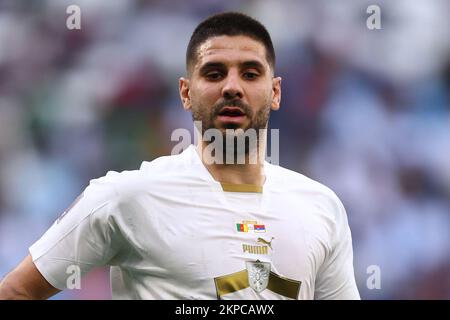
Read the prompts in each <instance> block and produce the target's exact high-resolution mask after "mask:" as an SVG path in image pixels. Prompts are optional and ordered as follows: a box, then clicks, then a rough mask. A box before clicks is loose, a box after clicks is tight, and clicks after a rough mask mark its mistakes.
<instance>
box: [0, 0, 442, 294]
mask: <svg viewBox="0 0 450 320" xmlns="http://www.w3.org/2000/svg"><path fill="white" fill-rule="evenodd" d="M71 4H76V5H78V6H79V7H80V9H81V30H68V29H67V28H66V19H67V17H68V16H69V15H68V14H67V13H66V8H67V7H68V6H69V5H71ZM370 4H373V3H372V2H371V1H366V0H352V1H349V0H336V1H326V0H320V1H306V0H305V1H299V0H292V1H276V0H258V1H257V0H255V1H243V0H242V1H238V0H230V1H219V0H213V1H211V0H190V1H181V0H178V1H163V0H152V1H150V0H148V1H145V0H141V1H129V0H116V1H107V0H70V1H68V0H47V1H44V0H42V1H27V0H0V276H3V275H4V274H6V273H7V272H9V271H10V270H11V268H13V267H14V266H15V265H16V264H17V263H18V262H20V261H21V259H23V258H24V257H25V256H26V255H27V253H28V247H29V246H30V245H31V244H33V243H34V242H35V241H36V240H37V239H39V237H40V236H41V235H42V234H43V232H44V231H45V230H46V229H47V228H48V227H49V226H50V225H51V224H52V223H53V221H54V220H55V219H56V218H57V217H58V216H59V215H60V214H61V213H62V212H63V211H64V210H65V208H67V207H68V206H69V204H70V203H71V202H72V201H73V199H75V198H76V197H77V195H78V194H79V193H80V192H81V191H82V190H83V189H84V188H85V187H86V186H87V185H88V183H89V180H90V179H93V178H97V177H100V176H103V175H104V174H105V173H106V172H107V171H108V170H114V171H122V170H132V169H137V168H139V166H140V163H141V162H142V161H144V160H146V161H149V160H152V159H154V158H156V157H158V156H161V155H166V154H170V153H171V149H172V147H173V146H174V145H175V144H176V143H177V142H173V141H170V135H171V132H172V131H173V130H174V129H176V128H187V129H190V130H192V127H193V125H192V121H191V116H190V114H189V113H186V112H184V111H183V109H182V106H181V103H180V100H179V95H178V78H179V77H180V76H184V75H185V50H186V46H187V43H188V41H189V37H190V35H191V33H192V31H193V29H194V28H195V26H196V25H197V24H198V23H199V22H200V21H201V20H202V19H204V18H205V17H206V16H208V15H210V14H213V13H217V12H220V11H226V10H233V11H241V12H244V13H247V14H250V15H251V16H253V17H255V18H257V19H259V20H260V21H261V22H263V23H264V24H265V25H266V27H267V28H268V30H269V32H270V33H271V35H272V37H273V41H274V45H275V50H276V53H277V67H276V74H277V75H280V76H281V77H282V78H283V84H282V85H283V88H282V89H283V91H282V105H281V109H280V110H279V111H277V112H274V113H272V116H271V121H270V127H271V128H279V129H280V165H282V166H285V167H288V168H290V169H292V170H295V171H298V172H300V173H302V174H304V175H306V176H309V177H311V178H313V179H316V180H318V181H320V182H322V183H324V184H325V185H327V186H329V187H331V188H332V189H333V190H334V191H335V192H336V193H337V195H338V196H339V197H340V198H341V200H342V201H343V203H344V205H345V207H346V209H347V213H348V217H349V223H350V227H351V230H352V235H353V247H354V265H355V274H356V279H357V284H358V287H359V290H360V293H361V296H362V298H364V299H450V22H449V19H448V12H450V2H449V1H448V0H416V1H407V0H397V1H388V0H381V1H380V0H378V1H376V4H378V5H379V6H380V8H381V29H380V30H369V29H368V28H367V26H366V20H367V18H368V16H369V14H368V13H367V12H366V9H367V7H368V6H369V5H370ZM370 266H376V267H379V270H380V276H381V278H380V280H381V281H380V285H381V287H380V288H375V289H370V288H371V287H370V286H368V285H367V280H368V278H369V277H370V276H371V273H370V272H369V271H368V268H369V267H370ZM369 269H370V268H369ZM108 281H109V279H108V271H107V269H102V268H100V269H97V270H95V271H94V272H92V273H91V274H89V275H88V276H87V277H86V278H85V279H84V280H83V282H82V290H72V291H66V292H63V293H60V294H58V295H57V296H56V297H55V299H108V298H110V292H109V284H108Z"/></svg>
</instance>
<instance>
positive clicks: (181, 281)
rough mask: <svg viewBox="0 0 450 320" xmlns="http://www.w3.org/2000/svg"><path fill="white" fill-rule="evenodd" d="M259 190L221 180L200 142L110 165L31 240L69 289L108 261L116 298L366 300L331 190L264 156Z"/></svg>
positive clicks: (55, 280) (50, 276)
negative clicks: (74, 273)
mask: <svg viewBox="0 0 450 320" xmlns="http://www.w3.org/2000/svg"><path fill="white" fill-rule="evenodd" d="M264 173H265V175H266V180H265V183H264V186H263V187H262V188H257V187H256V186H253V185H233V184H221V183H219V182H217V181H215V180H214V179H213V177H212V176H211V175H210V173H209V172H208V170H207V169H206V168H205V167H204V165H203V163H202V162H201V159H200V157H199V155H198V153H197V151H196V148H195V147H194V146H192V145H191V146H190V147H189V148H188V149H186V150H185V151H184V152H182V153H181V154H180V155H176V156H167V157H161V158H158V159H156V160H154V161H152V162H143V163H142V165H141V168H140V169H139V170H135V171H124V172H121V173H117V172H108V174H107V175H106V176H104V177H102V178H99V179H95V180H92V181H91V182H90V184H89V186H88V187H87V188H86V189H85V191H84V192H83V193H82V195H81V196H80V197H79V198H78V199H77V200H76V201H75V203H74V204H73V205H72V206H71V208H70V209H68V210H67V211H66V213H65V214H64V215H63V216H62V217H60V218H59V219H58V220H57V221H56V222H55V223H54V224H53V226H52V227H51V228H50V229H49V230H48V231H47V232H46V233H45V234H44V235H43V236H42V238H41V239H40V240H38V241H37V242H36V243H35V244H33V245H32V246H31V247H30V253H31V256H32V258H33V261H34V263H35V264H36V267H37V268H38V270H39V271H40V272H41V273H42V275H43V276H44V277H45V278H46V279H47V281H48V282H49V283H50V284H52V285H53V286H54V287H56V288H58V289H61V290H63V289H65V288H67V280H68V277H69V274H68V273H67V270H70V269H68V268H70V267H71V266H73V265H74V266H77V268H78V267H79V269H80V270H81V272H82V274H84V273H86V272H88V271H89V270H90V269H92V268H93V267H95V266H103V265H109V266H111V287H112V295H113V298H114V299H359V293H358V289H357V287H356V284H355V278H354V271H353V251H352V240H351V234H350V229H349V226H348V222H347V216H346V213H345V210H344V207H343V205H342V204H341V202H340V201H339V199H338V198H337V196H336V195H335V194H334V193H333V192H332V191H331V190H330V189H328V188H327V187H325V186H323V185H321V184H319V183H318V182H315V181H313V180H311V179H309V178H306V177H305V176H303V175H301V174H299V173H296V172H293V171H290V170H287V169H284V168H281V167H279V166H275V165H271V164H269V163H267V162H266V163H265V165H264Z"/></svg>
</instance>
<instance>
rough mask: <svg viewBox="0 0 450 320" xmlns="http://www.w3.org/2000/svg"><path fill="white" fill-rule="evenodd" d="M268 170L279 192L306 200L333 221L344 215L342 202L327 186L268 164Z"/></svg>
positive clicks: (297, 173) (294, 172)
mask: <svg viewBox="0 0 450 320" xmlns="http://www.w3.org/2000/svg"><path fill="white" fill-rule="evenodd" d="M268 169H269V170H270V172H271V177H272V179H273V180H274V185H275V186H274V187H275V188H276V189H278V190H279V191H280V192H283V193H287V194H292V195H293V196H301V197H302V198H306V199H308V201H310V202H312V203H313V205H314V206H315V207H318V208H321V209H324V212H327V213H328V214H329V215H331V218H332V219H333V220H340V217H339V216H342V214H345V209H344V206H343V204H342V201H341V200H340V199H339V197H338V196H337V195H336V193H335V192H334V191H333V190H332V189H331V188H329V187H328V186H326V185H324V184H322V183H320V182H318V181H316V180H313V179H311V178H309V177H307V176H305V175H303V174H301V173H299V172H296V171H293V170H290V169H287V168H284V167H281V166H277V165H272V164H268Z"/></svg>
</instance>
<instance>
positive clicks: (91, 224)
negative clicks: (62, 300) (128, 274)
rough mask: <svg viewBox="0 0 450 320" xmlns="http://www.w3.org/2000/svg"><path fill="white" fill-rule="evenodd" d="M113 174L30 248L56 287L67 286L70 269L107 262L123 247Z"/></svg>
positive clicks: (92, 186) (88, 190) (87, 268)
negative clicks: (112, 179) (118, 225)
mask: <svg viewBox="0 0 450 320" xmlns="http://www.w3.org/2000/svg"><path fill="white" fill-rule="evenodd" d="M110 180H111V179H110V177H108V176H105V177H102V178H100V179H95V180H91V182H90V184H89V186H88V187H87V188H86V189H85V190H84V191H83V193H82V194H81V195H80V196H79V197H78V198H77V199H76V200H75V201H74V203H73V204H72V205H71V206H70V207H69V208H68V209H67V210H66V211H65V212H64V213H63V214H62V215H61V217H60V218H58V220H56V221H55V223H54V224H53V225H52V226H51V227H50V228H49V229H48V230H47V232H46V233H45V234H44V235H43V236H42V237H41V238H40V239H39V240H38V241H37V242H36V243H34V244H33V245H32V246H31V247H30V248H29V251H30V254H31V256H32V259H33V262H34V263H35V265H36V267H37V269H38V270H39V271H40V272H41V274H42V275H43V276H44V278H46V280H47V281H48V282H49V283H50V284H51V285H52V286H54V287H55V288H58V289H60V290H64V289H66V288H67V279H68V277H69V275H70V274H71V273H70V270H73V267H74V266H75V267H78V268H79V269H78V270H79V271H80V272H81V275H83V274H85V273H87V272H89V271H90V270H91V269H92V268H94V267H96V266H104V265H107V264H108V262H109V261H110V260H111V259H112V258H113V257H114V256H115V255H116V253H117V252H118V250H119V248H120V247H121V243H122V239H121V237H120V232H119V230H118V227H117V225H116V223H115V215H116V214H117V207H118V206H117V205H116V203H117V198H118V197H117V194H116V192H115V189H114V186H113V184H112V182H111V181H110Z"/></svg>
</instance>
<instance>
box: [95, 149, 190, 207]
mask: <svg viewBox="0 0 450 320" xmlns="http://www.w3.org/2000/svg"><path fill="white" fill-rule="evenodd" d="M185 167H186V166H185V161H184V159H183V156H182V155H181V154H180V155H172V156H162V157H159V158H156V159H154V160H152V161H143V162H142V164H141V166H140V168H139V169H135V170H124V171H121V172H117V171H108V172H107V173H106V174H105V175H104V176H102V177H99V178H96V179H92V180H90V182H89V186H88V187H87V188H86V191H91V193H92V192H93V191H94V192H96V193H106V194H109V195H110V196H111V195H114V196H115V197H117V198H119V199H124V198H128V197H129V196H131V195H137V194H140V193H142V192H143V191H151V189H152V188H153V187H157V186H158V185H159V186H160V183H161V182H163V181H164V180H167V179H170V177H171V176H174V175H180V174H181V173H182V171H183V170H184V169H185Z"/></svg>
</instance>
